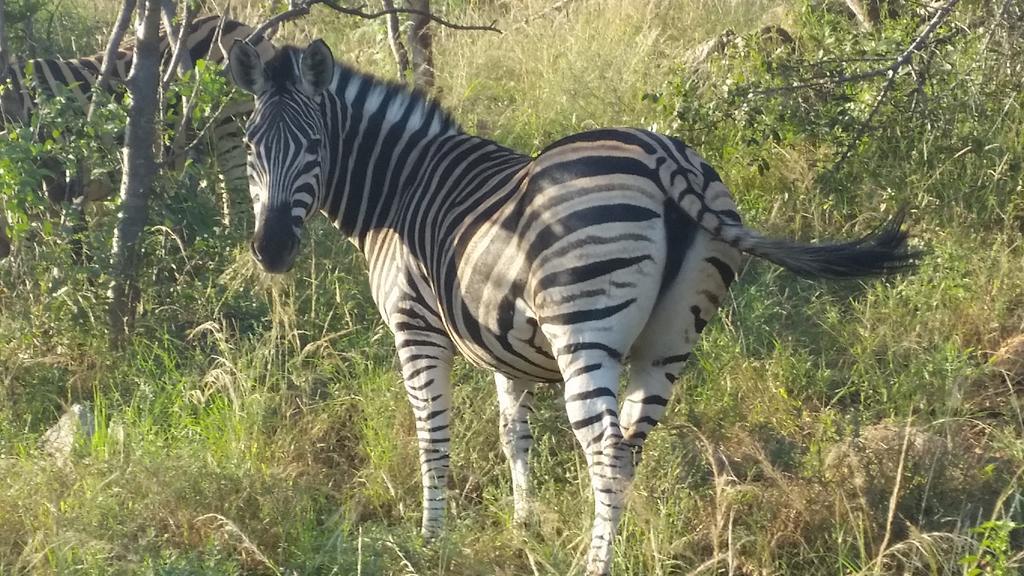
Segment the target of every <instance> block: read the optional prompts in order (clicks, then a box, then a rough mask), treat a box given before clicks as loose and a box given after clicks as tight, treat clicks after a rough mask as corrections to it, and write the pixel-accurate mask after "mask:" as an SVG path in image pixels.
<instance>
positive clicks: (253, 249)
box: [249, 240, 263, 262]
mask: <svg viewBox="0 0 1024 576" xmlns="http://www.w3.org/2000/svg"><path fill="white" fill-rule="evenodd" d="M249 252H251V253H252V257H253V258H254V259H255V260H256V261H257V262H263V257H262V256H260V251H259V249H257V248H256V241H255V240H250V241H249Z"/></svg>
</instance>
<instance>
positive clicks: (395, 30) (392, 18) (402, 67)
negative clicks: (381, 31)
mask: <svg viewBox="0 0 1024 576" xmlns="http://www.w3.org/2000/svg"><path fill="white" fill-rule="evenodd" d="M381 5H382V6H384V9H385V10H393V9H394V8H395V3H394V1H393V0H381ZM387 28H388V44H389V45H390V46H391V52H392V53H393V54H394V55H395V64H396V65H397V66H398V79H399V80H401V81H403V82H404V81H405V75H406V72H408V71H409V53H408V52H406V51H405V45H404V44H402V33H401V31H400V30H399V24H398V14H388V17H387Z"/></svg>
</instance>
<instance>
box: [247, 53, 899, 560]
mask: <svg viewBox="0 0 1024 576" xmlns="http://www.w3.org/2000/svg"><path fill="white" fill-rule="evenodd" d="M230 69H231V72H232V76H233V78H234V79H235V81H236V83H238V84H239V85H240V86H241V87H242V88H244V89H246V90H247V91H249V92H252V93H254V94H255V95H256V109H255V112H254V114H253V116H252V118H251V119H250V121H249V126H248V135H247V138H248V140H249V144H250V158H249V159H250V175H251V182H250V185H251V192H252V194H253V198H254V201H255V211H256V214H257V229H256V233H255V236H254V237H253V244H252V248H253V254H254V256H255V257H256V259H257V260H258V261H259V262H260V263H261V264H262V265H263V267H264V269H266V270H268V271H270V272H283V271H286V270H288V269H289V268H290V267H291V266H292V265H293V263H294V260H295V257H296V254H297V252H298V247H299V242H300V235H301V227H302V223H303V222H304V221H305V219H306V218H308V217H309V216H310V215H311V214H312V213H313V212H314V211H315V210H314V208H316V209H319V210H320V211H322V212H323V213H325V214H326V215H327V216H328V217H329V218H330V219H331V220H332V221H333V222H334V223H335V224H336V225H337V227H338V228H339V229H340V230H341V231H342V233H343V234H344V235H346V236H347V237H348V238H350V239H351V240H352V242H354V243H355V245H356V246H358V247H359V249H360V250H361V251H362V252H363V254H364V255H365V256H366V259H367V263H368V268H369V276H370V286H371V289H372V293H373V297H374V300H375V301H376V303H377V305H378V306H379V308H380V312H381V314H382V315H383V317H384V319H385V320H386V322H387V324H388V326H390V327H391V329H392V331H393V332H394V334H395V342H396V346H397V348H398V355H399V359H400V362H401V366H402V376H403V379H404V380H405V385H406V390H407V392H408V397H409V401H410V403H411V404H412V407H413V410H414V412H415V415H416V423H417V424H416V430H417V436H418V438H419V447H420V465H421V472H422V476H423V488H424V494H423V532H424V534H426V535H428V536H432V535H436V534H437V533H438V532H439V531H440V529H441V525H442V518H443V512H444V502H445V485H446V481H447V476H448V465H449V458H448V454H449V439H450V435H449V415H450V407H451V386H450V381H449V375H450V371H451V364H452V356H453V354H454V353H455V351H459V352H460V353H462V354H463V355H464V356H466V357H467V358H469V359H470V360H472V361H473V362H474V363H476V364H478V365H480V366H483V367H486V368H488V369H490V370H493V371H494V372H495V374H496V381H497V382H496V383H497V388H498V398H499V406H500V414H501V418H500V427H501V439H502V442H503V448H504V451H505V453H506V454H507V455H508V456H509V462H510V467H511V471H512V478H513V490H514V505H515V517H516V520H517V521H519V520H522V519H524V518H525V516H526V514H527V511H528V501H529V497H528V491H527V471H528V462H527V455H528V453H529V451H530V446H531V444H532V437H531V435H530V432H529V425H528V415H529V412H530V411H531V410H532V397H533V396H532V394H533V392H532V390H533V386H534V383H536V382H560V381H561V382H564V385H565V403H566V410H567V412H568V416H569V421H570V423H571V426H572V429H573V431H574V432H575V434H576V437H577V439H578V441H579V443H580V444H581V446H582V447H583V448H584V452H585V454H586V458H587V462H588V464H589V467H590V477H591V484H592V487H593V491H594V499H595V520H594V526H593V531H592V539H591V546H590V553H589V554H590V555H589V560H588V571H589V573H590V574H606V573H608V572H609V566H610V562H611V553H612V551H611V544H612V540H613V539H614V536H615V530H616V526H617V524H618V521H619V518H620V515H621V510H622V506H623V498H624V495H625V492H626V489H627V487H628V486H629V483H630V481H631V479H632V478H633V473H634V467H635V464H636V463H637V462H638V461H639V456H640V454H641V451H642V450H643V446H644V441H645V439H646V438H647V436H648V434H649V433H650V431H651V429H652V428H654V427H655V425H657V423H658V420H659V419H660V418H661V417H662V415H663V414H664V412H665V409H666V406H667V404H668V402H669V398H670V397H671V393H672V384H673V382H674V381H675V379H676V377H677V375H678V374H679V371H680V369H681V368H682V366H683V364H684V362H685V361H686V359H687V358H688V357H689V355H690V353H691V351H692V349H693V347H694V345H695V344H696V342H697V339H698V337H699V335H700V333H701V331H702V330H703V329H704V328H705V326H706V325H707V323H708V322H709V321H710V320H711V318H712V316H713V315H714V313H715V311H716V309H717V308H718V307H719V306H720V305H721V303H722V301H723V299H724V298H725V297H726V293H727V291H728V288H729V285H730V284H731V283H732V281H733V279H734V278H735V276H736V270H737V267H738V265H739V259H740V253H741V252H748V253H751V254H754V255H756V256H760V257H763V258H766V259H768V260H771V261H773V262H775V263H778V264H780V265H782V266H785V267H787V268H791V269H794V270H796V271H798V272H801V273H804V274H808V275H819V276H832V277H849V276H865V275H878V274H888V273H893V272H897V271H899V270H903V269H905V268H907V267H908V266H910V265H911V264H912V259H913V257H914V255H913V254H912V253H909V252H908V251H907V250H906V246H905V242H906V233H905V232H903V231H902V230H901V229H900V218H899V217H897V218H895V219H894V220H893V221H892V222H891V223H890V224H889V225H887V226H886V227H884V228H882V229H880V230H879V231H878V232H877V233H875V234H872V235H869V236H867V237H865V238H862V239H860V240H857V241H854V242H850V243H846V244H832V245H813V246H812V245H803V244H797V243H793V242H789V241H781V240H770V239H766V238H764V237H763V236H761V235H760V234H758V233H757V232H754V231H752V230H750V229H749V228H746V227H744V226H743V225H742V224H741V222H740V217H739V214H738V213H737V210H736V205H735V203H734V202H733V199H732V197H731V196H730V193H729V191H728V189H727V188H726V187H725V185H724V184H723V183H722V182H721V180H720V178H719V177H718V174H717V173H716V172H715V171H714V169H712V168H711V167H710V166H709V165H707V164H706V163H705V162H704V161H703V160H702V159H701V158H700V157H699V156H698V155H697V154H696V153H695V152H694V151H693V150H692V149H690V148H688V147H687V146H685V145H684V144H683V143H682V142H679V141H678V140H675V139H673V138H670V137H667V136H663V135H660V134H656V133H653V132H649V131H645V130H632V129H607V130H597V131H592V132H585V133H581V134H576V135H573V136H570V137H568V138H565V139H563V140H561V141H559V142H556V143H554V144H552V145H551V146H549V147H548V148H546V149H545V150H544V151H543V152H542V153H541V154H540V155H539V156H538V157H536V158H532V159H531V158H529V157H526V156H523V155H521V154H519V153H516V152H514V151H512V150H509V149H507V148H504V147H502V146H500V145H499V144H496V143H495V142H492V141H490V140H486V139H483V138H477V137H474V136H471V135H468V134H465V133H464V132H462V131H461V130H460V129H459V127H458V126H457V125H456V124H455V122H454V121H453V120H452V119H451V118H450V117H449V116H448V115H447V114H445V112H444V111H443V110H442V109H441V108H440V107H439V106H437V105H435V104H432V103H429V102H428V101H426V100H425V99H424V98H422V97H420V96H418V95H416V94H412V93H409V92H407V91H405V90H404V89H402V88H399V87H396V86H392V85H389V84H386V83H382V82H380V81H377V80H375V79H373V78H370V77H368V76H366V75H363V74H360V73H358V72H356V71H354V70H352V69H350V68H348V67H346V66H344V65H341V64H337V63H335V62H334V61H333V57H332V56H331V54H330V51H329V49H328V48H327V47H326V45H324V44H323V43H322V42H319V41H317V42H314V43H313V44H311V45H310V46H309V47H308V48H307V49H305V50H300V49H297V48H294V47H287V48H284V49H282V50H281V51H280V52H279V53H278V54H277V56H275V57H274V58H273V59H271V60H270V61H268V62H263V61H261V59H260V58H259V56H258V55H257V54H256V53H255V52H254V51H253V50H251V49H250V48H248V47H246V46H244V45H241V44H239V45H236V46H235V47H234V48H233V50H232V53H231V58H230ZM626 366H628V369H629V385H628V386H627V387H626V389H625V390H624V391H622V390H620V387H619V376H620V373H621V372H622V370H623V369H624V367H626ZM620 399H621V401H622V404H621V406H620V404H619V400H620Z"/></svg>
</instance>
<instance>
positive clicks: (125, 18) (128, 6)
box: [85, 0, 135, 120]
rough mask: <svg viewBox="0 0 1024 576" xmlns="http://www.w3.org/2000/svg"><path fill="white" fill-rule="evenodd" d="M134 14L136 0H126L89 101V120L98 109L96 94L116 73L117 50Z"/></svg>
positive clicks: (104, 53)
mask: <svg viewBox="0 0 1024 576" xmlns="http://www.w3.org/2000/svg"><path fill="white" fill-rule="evenodd" d="M133 12H135V0H124V2H122V3H121V11H120V12H119V13H118V15H117V22H116V23H115V24H114V29H113V30H112V31H111V32H110V39H109V40H108V41H107V49H106V50H105V51H104V52H103V68H101V69H100V77H99V79H97V80H96V86H95V88H93V90H92V98H90V99H89V110H88V111H87V112H86V114H85V117H86V119H87V120H92V112H93V110H94V109H95V108H96V107H95V106H93V104H95V102H96V94H97V93H98V92H100V91H102V90H104V89H105V88H106V86H107V84H108V83H109V82H110V76H111V74H113V73H114V66H116V61H117V49H118V48H119V47H120V46H121V41H122V40H123V39H124V34H125V31H127V30H128V24H129V23H130V22H131V19H132V13H133Z"/></svg>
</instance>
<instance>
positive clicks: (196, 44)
mask: <svg viewBox="0 0 1024 576" xmlns="http://www.w3.org/2000/svg"><path fill="white" fill-rule="evenodd" d="M252 32H253V28H251V27H250V26H248V25H246V24H243V23H242V22H238V21H236V20H231V19H227V18H222V17H221V16H219V15H209V16H203V17H200V18H196V19H195V20H194V21H193V22H192V25H191V26H190V27H189V30H188V32H187V34H188V36H187V37H186V39H185V47H186V48H187V50H188V53H187V56H188V58H189V61H190V62H191V63H193V64H194V63H195V62H197V61H198V60H201V59H203V60H207V61H209V62H213V63H216V64H218V65H223V63H224V60H225V55H226V52H227V47H229V46H231V44H232V43H233V42H234V41H235V40H237V39H245V38H248V36H249V35H250V34H252ZM254 46H255V47H256V49H257V50H258V51H259V53H260V54H261V56H263V57H265V58H269V57H270V56H271V55H272V54H273V53H274V51H275V48H274V46H273V44H272V43H271V42H270V41H269V40H260V41H257V42H256V43H255V44H254ZM173 50H174V46H173V44H172V43H171V41H170V39H169V38H168V35H167V33H166V30H165V29H163V28H161V31H160V51H161V54H162V57H161V60H162V62H163V67H166V65H167V64H169V62H170V59H171V56H172V52H173ZM133 56H134V39H131V40H128V41H126V42H124V43H122V45H121V46H120V47H119V49H118V51H117V60H116V62H115V64H114V67H113V72H112V74H111V78H110V83H109V86H110V89H111V90H117V89H118V87H119V86H121V85H122V84H123V83H124V81H125V79H126V78H127V77H128V73H129V71H130V70H131V66H132V58H133ZM103 57H104V55H103V54H102V53H99V54H94V55H92V56H88V57H85V58H73V59H66V60H65V59H57V58H39V59H34V60H30V61H28V62H14V63H11V64H9V65H8V67H7V70H6V71H5V75H4V76H3V77H5V78H8V79H9V86H8V87H7V89H6V90H5V91H3V92H2V93H0V130H2V129H4V128H5V127H6V125H7V124H8V123H12V122H16V123H26V122H28V121H29V120H30V119H31V117H32V114H33V112H34V110H35V108H36V106H37V104H38V102H39V101H40V100H42V99H45V98H52V97H54V96H55V95H57V94H59V93H62V92H66V93H68V94H69V95H70V96H71V98H73V99H74V100H75V101H76V102H77V104H78V105H80V106H81V107H82V109H83V110H84V109H86V108H87V107H88V104H89V101H90V100H91V98H92V91H93V87H94V86H95V84H96V82H97V81H98V79H99V75H100V70H101V68H102V66H103ZM26 69H28V70H29V71H30V74H29V75H26V73H25V70H26ZM251 112H252V100H251V99H249V98H235V99H233V100H231V101H230V102H228V103H227V104H226V105H225V106H224V108H223V109H222V110H221V112H220V114H219V115H218V117H217V119H216V120H215V121H214V123H213V125H212V127H211V128H210V130H209V131H208V134H207V138H208V141H209V143H210V148H211V150H212V152H213V157H214V160H215V161H216V163H217V167H218V173H219V175H220V178H221V186H222V187H223V196H222V198H223V199H224V201H225V202H228V201H229V200H228V199H229V198H231V197H232V196H237V195H240V194H244V191H245V189H246V187H247V176H246V168H245V148H244V146H243V144H242V122H243V121H244V119H245V118H246V117H247V116H248V115H249V114H250V113H251ZM40 166H41V167H42V168H44V170H45V171H47V172H48V173H49V174H48V175H47V176H46V177H45V178H44V181H43V188H44V191H45V194H46V196H47V198H48V199H49V200H50V202H52V203H54V204H59V203H62V202H75V201H78V200H84V201H102V200H106V199H108V198H109V196H110V194H111V193H112V192H113V191H114V186H113V185H111V183H110V182H102V181H94V182H88V183H86V184H85V185H83V186H78V185H74V184H73V183H72V182H69V181H68V179H67V178H66V177H65V171H66V168H65V167H64V166H63V165H62V164H61V162H60V161H59V160H57V159H56V158H53V157H44V158H40ZM229 213H230V210H229V209H228V207H227V206H226V207H225V214H229ZM9 252H10V239H9V238H8V235H7V232H6V222H5V221H4V218H3V211H2V210H0V259H3V258H4V257H6V256H7V254H8V253H9Z"/></svg>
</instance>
